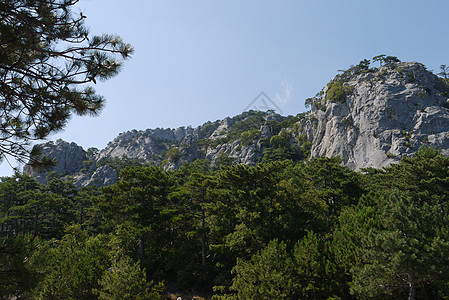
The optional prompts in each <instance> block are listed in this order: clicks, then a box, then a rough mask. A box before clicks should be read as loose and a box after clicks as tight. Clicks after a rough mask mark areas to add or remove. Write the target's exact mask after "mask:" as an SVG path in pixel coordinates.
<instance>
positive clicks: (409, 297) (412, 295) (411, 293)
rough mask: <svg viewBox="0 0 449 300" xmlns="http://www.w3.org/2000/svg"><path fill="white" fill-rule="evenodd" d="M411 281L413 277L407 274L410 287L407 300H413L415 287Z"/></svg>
mask: <svg viewBox="0 0 449 300" xmlns="http://www.w3.org/2000/svg"><path fill="white" fill-rule="evenodd" d="M413 281H414V278H413V275H412V274H408V285H409V287H410V288H409V290H408V300H415V296H416V287H415V283H414V282H413Z"/></svg>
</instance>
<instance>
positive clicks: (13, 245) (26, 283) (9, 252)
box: [0, 235, 39, 299]
mask: <svg viewBox="0 0 449 300" xmlns="http://www.w3.org/2000/svg"><path fill="white" fill-rule="evenodd" d="M37 247H39V241H37V240H33V238H32V237H31V236H30V235H26V236H17V237H14V238H6V237H0V274H1V276H0V298H2V299H11V298H13V297H18V298H19V297H21V296H22V295H23V294H27V293H29V292H30V291H31V290H32V288H33V287H34V286H35V284H36V282H38V280H39V277H38V274H37V273H36V271H35V270H34V268H33V266H32V264H30V260H29V257H30V256H31V255H32V253H33V251H35V250H36V248H37Z"/></svg>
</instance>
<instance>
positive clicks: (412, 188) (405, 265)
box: [0, 148, 449, 299]
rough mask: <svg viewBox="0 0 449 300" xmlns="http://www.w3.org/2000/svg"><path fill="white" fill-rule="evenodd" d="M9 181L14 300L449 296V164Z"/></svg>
mask: <svg viewBox="0 0 449 300" xmlns="http://www.w3.org/2000/svg"><path fill="white" fill-rule="evenodd" d="M48 176H49V181H48V184H47V185H41V184H39V183H37V182H36V181H35V180H34V179H33V178H31V177H28V176H25V175H22V174H16V175H14V176H12V177H3V178H2V180H1V183H0V222H1V225H0V233H1V238H0V274H1V276H0V297H1V298H2V299H11V298H13V297H17V299H25V298H27V299H170V297H172V298H173V297H177V296H182V297H184V298H183V299H185V298H186V297H190V298H192V297H193V296H197V297H198V298H197V299H201V298H199V297H202V298H204V299H211V298H212V299H364V298H376V299H404V298H407V297H408V298H409V299H445V298H446V297H448V296H449V294H448V293H447V291H448V289H447V285H448V282H449V267H448V265H449V257H448V255H447V253H448V250H449V213H448V209H449V201H448V199H449V184H448V181H449V158H447V157H445V156H443V155H442V154H441V153H439V152H438V151H437V150H434V149H432V148H422V149H421V150H420V151H419V152H417V155H416V156H415V157H412V158H404V159H403V160H402V161H401V162H400V163H399V164H394V165H391V166H390V167H388V168H386V169H384V170H378V169H364V170H362V171H360V172H354V171H351V170H350V169H348V168H346V167H343V166H342V165H341V160H340V159H339V158H325V157H319V158H312V159H310V160H308V161H302V162H292V161H289V160H284V161H271V162H264V163H260V164H258V165H257V166H246V165H228V164H226V162H224V163H223V164H222V165H220V166H215V167H210V165H209V162H208V161H207V160H197V161H195V162H193V163H191V164H188V165H187V164H185V165H183V166H182V167H181V168H180V169H178V170H173V171H165V170H164V169H162V168H160V167H156V166H145V165H140V166H136V163H135V162H134V163H132V166H129V167H125V168H124V169H123V170H122V171H121V174H120V178H121V180H120V181H119V182H118V183H116V184H114V185H111V186H108V187H102V188H100V189H96V188H82V189H76V188H75V186H74V185H73V184H72V183H71V182H69V181H63V180H61V179H60V178H58V177H57V176H56V174H54V173H49V175H48Z"/></svg>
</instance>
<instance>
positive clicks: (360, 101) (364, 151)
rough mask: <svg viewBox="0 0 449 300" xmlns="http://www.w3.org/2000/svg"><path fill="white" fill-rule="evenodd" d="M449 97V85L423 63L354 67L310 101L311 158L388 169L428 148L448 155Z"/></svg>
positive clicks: (306, 124) (307, 122)
mask: <svg viewBox="0 0 449 300" xmlns="http://www.w3.org/2000/svg"><path fill="white" fill-rule="evenodd" d="M448 96H449V88H448V85H447V83H445V82H444V81H443V79H442V78H439V77H437V76H436V75H434V74H433V73H432V72H430V71H428V70H427V69H426V68H425V66H424V65H422V64H420V63H416V62H394V63H390V64H387V65H384V66H381V67H380V68H368V69H363V70H360V69H357V68H355V67H354V68H351V69H350V70H348V71H346V72H344V73H343V74H340V75H337V76H336V77H335V78H334V79H333V80H332V81H331V82H330V83H329V84H328V85H327V86H326V87H324V89H323V90H322V92H321V93H320V94H318V95H317V97H315V98H313V99H308V100H309V104H310V105H311V108H312V109H311V112H310V113H309V114H308V116H307V118H306V120H305V121H304V122H303V130H304V132H306V133H307V137H308V139H309V140H310V141H312V149H311V155H312V156H313V157H315V156H328V157H331V156H340V157H341V158H343V161H344V164H345V165H347V166H348V167H350V168H352V169H355V170H359V169H361V168H366V167H374V168H381V167H385V166H388V165H389V164H391V163H394V162H397V161H399V160H400V159H401V157H403V156H404V155H413V153H414V152H415V151H417V150H418V149H419V148H420V147H421V146H423V145H431V146H433V147H437V148H440V149H442V151H443V153H444V154H449V139H448V136H449V131H448V129H449V126H448V125H449V110H448V108H447V107H448Z"/></svg>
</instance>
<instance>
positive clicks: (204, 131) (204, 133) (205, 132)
mask: <svg viewBox="0 0 449 300" xmlns="http://www.w3.org/2000/svg"><path fill="white" fill-rule="evenodd" d="M218 125H219V123H218V121H217V122H214V123H211V122H207V123H206V124H204V125H203V127H202V128H201V130H200V131H199V132H198V138H199V139H207V138H209V137H210V136H211V135H212V133H213V132H214V131H215V130H216V129H217V127H218Z"/></svg>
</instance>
